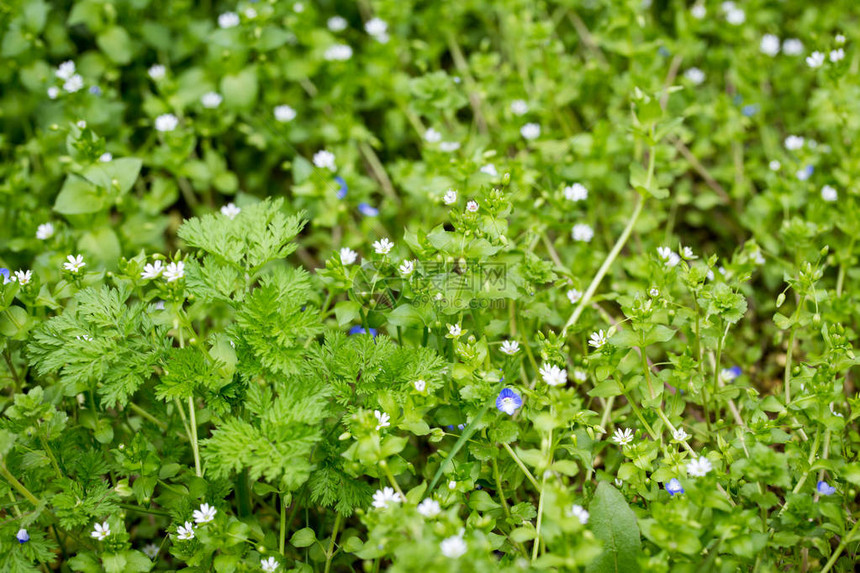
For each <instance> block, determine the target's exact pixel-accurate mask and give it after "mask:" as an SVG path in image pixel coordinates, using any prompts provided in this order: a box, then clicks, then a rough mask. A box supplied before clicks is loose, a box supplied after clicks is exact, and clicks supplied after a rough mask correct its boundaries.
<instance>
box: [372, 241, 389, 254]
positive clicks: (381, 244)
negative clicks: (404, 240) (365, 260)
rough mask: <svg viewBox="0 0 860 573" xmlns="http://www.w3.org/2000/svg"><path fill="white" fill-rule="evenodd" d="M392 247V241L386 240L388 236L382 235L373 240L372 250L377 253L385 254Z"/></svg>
mask: <svg viewBox="0 0 860 573" xmlns="http://www.w3.org/2000/svg"><path fill="white" fill-rule="evenodd" d="M393 247H394V243H392V242H391V241H389V240H388V238H386V237H383V238H382V239H380V240H378V241H374V242H373V250H374V251H375V252H376V254H377V255H387V254H388V253H390V252H391V249H392V248H393Z"/></svg>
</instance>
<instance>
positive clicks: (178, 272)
mask: <svg viewBox="0 0 860 573" xmlns="http://www.w3.org/2000/svg"><path fill="white" fill-rule="evenodd" d="M184 276H185V263H184V262H182V261H179V262H176V263H170V264H168V265H167V267H166V268H165V269H164V280H166V281H167V282H169V283H172V282H173V281H175V280H179V279H181V278H182V277H184Z"/></svg>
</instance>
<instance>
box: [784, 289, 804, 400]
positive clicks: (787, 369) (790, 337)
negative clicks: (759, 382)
mask: <svg viewBox="0 0 860 573" xmlns="http://www.w3.org/2000/svg"><path fill="white" fill-rule="evenodd" d="M805 301H806V297H803V296H802V297H800V302H798V303H797V308H796V309H794V317H793V318H792V320H791V333H790V334H789V335H788V350H787V351H786V353H785V377H784V378H785V382H784V383H785V405H786V406H788V405H789V404H791V357H792V354H793V353H794V337H795V335H796V334H797V321H798V319H799V318H800V311H801V309H803V303H804V302H805Z"/></svg>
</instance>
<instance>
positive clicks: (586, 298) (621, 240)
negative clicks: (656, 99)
mask: <svg viewBox="0 0 860 573" xmlns="http://www.w3.org/2000/svg"><path fill="white" fill-rule="evenodd" d="M654 156H655V154H654V148H653V147H651V152H650V153H649V154H648V178H647V180H646V183H645V185H646V187H650V185H651V178H652V177H653V176H654ZM636 196H637V197H636V207H634V209H633V213H631V215H630V219H629V220H628V221H627V226H626V227H624V231H622V232H621V236H620V237H618V240H617V241H615V245H614V246H613V247H612V250H611V251H609V254H608V255H606V259H604V261H603V264H602V265H600V268H599V269H598V270H597V274H596V275H594V278H593V279H592V280H591V284H590V285H588V288H587V289H586V290H585V294H583V295H582V298H581V299H580V300H579V304H578V305H577V307H576V308H575V309H574V311H573V314H571V315H570V318H569V319H567V322H566V323H565V325H564V328H563V329H562V331H561V337H562V338H565V337H566V336H567V331H568V330H569V329H570V327H571V326H573V325H574V324H576V321H577V320H579V316H580V315H581V314H582V311H583V310H585V307H586V305H588V304H589V303H590V302H591V297H593V296H594V293H595V291H597V287H598V286H600V281H602V280H603V277H604V276H605V275H606V273H607V272H608V271H609V267H611V266H612V263H613V262H615V259H616V258H617V257H618V254H619V253H620V252H621V249H623V248H624V245H625V244H626V243H627V239H629V238H630V234H631V233H632V232H633V227H634V226H635V225H636V221H637V220H638V219H639V215H641V214H642V206H643V205H644V204H645V198H644V197H642V195H640V194H639V193H638V192H637V193H636Z"/></svg>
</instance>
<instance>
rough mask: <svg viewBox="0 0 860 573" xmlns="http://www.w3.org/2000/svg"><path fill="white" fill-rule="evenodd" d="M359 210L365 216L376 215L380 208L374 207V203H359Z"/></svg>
mask: <svg viewBox="0 0 860 573" xmlns="http://www.w3.org/2000/svg"><path fill="white" fill-rule="evenodd" d="M358 212H359V213H361V214H362V215H364V216H365V217H376V216H378V215H379V209H377V208H376V207H374V206H373V205H369V204H367V203H359V204H358Z"/></svg>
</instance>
